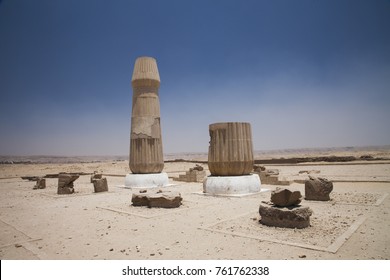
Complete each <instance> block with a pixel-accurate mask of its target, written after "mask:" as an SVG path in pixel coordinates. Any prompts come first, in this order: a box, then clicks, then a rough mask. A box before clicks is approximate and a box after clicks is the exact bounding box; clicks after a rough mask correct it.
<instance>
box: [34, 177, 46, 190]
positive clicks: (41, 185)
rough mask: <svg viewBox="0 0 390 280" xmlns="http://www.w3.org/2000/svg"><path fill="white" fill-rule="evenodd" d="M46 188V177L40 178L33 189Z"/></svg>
mask: <svg viewBox="0 0 390 280" xmlns="http://www.w3.org/2000/svg"><path fill="white" fill-rule="evenodd" d="M45 188H46V179H43V178H38V179H37V182H36V183H35V186H34V187H33V190H38V189H45Z"/></svg>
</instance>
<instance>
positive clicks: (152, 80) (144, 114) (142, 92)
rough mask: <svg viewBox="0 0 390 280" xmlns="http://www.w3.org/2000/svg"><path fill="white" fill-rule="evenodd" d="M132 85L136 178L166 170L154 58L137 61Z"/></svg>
mask: <svg viewBox="0 0 390 280" xmlns="http://www.w3.org/2000/svg"><path fill="white" fill-rule="evenodd" d="M131 84H132V87H133V108H132V116H131V136H130V161H129V165H130V170H131V172H133V173H134V174H148V173H160V172H161V171H162V170H163V168H164V159H163V149H162V141H161V127H160V101H159V95H158V89H159V87H160V75H159V73H158V68H157V63H156V60H155V59H154V58H152V57H139V58H137V60H136V62H135V65H134V71H133V78H132V81H131Z"/></svg>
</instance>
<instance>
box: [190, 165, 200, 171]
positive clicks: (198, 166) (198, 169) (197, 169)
mask: <svg viewBox="0 0 390 280" xmlns="http://www.w3.org/2000/svg"><path fill="white" fill-rule="evenodd" d="M193 170H196V171H203V166H201V165H199V164H196V165H195V167H193V168H190V171H193Z"/></svg>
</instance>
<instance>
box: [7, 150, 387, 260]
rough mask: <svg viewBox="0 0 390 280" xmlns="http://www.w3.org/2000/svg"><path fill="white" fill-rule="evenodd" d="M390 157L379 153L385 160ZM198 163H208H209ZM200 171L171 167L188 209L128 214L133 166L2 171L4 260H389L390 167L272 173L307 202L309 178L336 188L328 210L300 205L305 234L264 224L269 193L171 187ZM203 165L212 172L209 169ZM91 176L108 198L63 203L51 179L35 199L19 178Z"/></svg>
mask: <svg viewBox="0 0 390 280" xmlns="http://www.w3.org/2000/svg"><path fill="white" fill-rule="evenodd" d="M333 153H334V151H333ZM340 153H341V152H340ZM312 154H313V152H312V151H311V155H312ZM342 154H343V155H346V154H347V155H351V154H352V155H357V152H355V151H343V152H342ZM370 154H371V155H374V156H375V155H378V153H376V154H375V153H374V152H372V151H371V152H370ZM388 154H389V153H388V151H387V152H383V151H381V156H383V155H385V156H386V155H388ZM187 156H188V155H187ZM203 156H204V155H203ZM260 156H261V155H260ZM278 156H280V155H278ZM283 156H286V155H285V154H283ZM197 159H203V160H204V158H202V155H197ZM194 165H195V164H194V162H168V163H165V166H164V172H167V173H168V175H169V177H170V183H171V185H170V186H168V187H165V188H164V189H167V190H177V191H179V192H180V193H181V195H182V197H183V204H182V205H181V206H180V207H179V208H175V209H160V208H146V207H134V206H132V205H131V194H132V191H131V190H130V189H127V188H125V187H124V178H125V175H126V174H127V173H129V167H128V161H127V160H102V161H99V162H89V163H86V162H79V163H78V162H77V161H75V162H72V163H24V164H1V165H0V201H1V203H0V224H1V226H0V258H1V259H3V260H4V259H23V260H29V259H46V260H48V259H49V260H51V259H73V260H93V259H110V260H120V259H157V260H158V259H169V260H176V259H185V260H186V259H197V260H209V259H276V260H284V259H309V260H311V259H312V260H327V259H352V260H356V259H365V260H370V259H375V260H380V259H387V260H388V259H390V219H389V213H390V196H389V195H388V194H389V192H390V161H389V160H380V161H354V162H343V163H324V162H319V163H302V164H284V165H266V167H267V168H276V169H279V171H280V176H281V177H284V178H285V179H287V180H290V181H294V180H295V182H293V183H292V184H291V185H289V186H284V187H287V188H289V189H291V190H300V191H301V193H302V195H304V184H302V182H304V180H305V179H306V178H307V177H308V174H307V173H299V171H304V170H307V171H313V170H315V172H317V173H316V174H315V175H316V176H319V177H324V178H327V179H329V180H331V181H333V184H334V189H333V192H332V193H331V195H330V197H331V201H327V202H317V201H306V200H303V201H302V203H301V204H302V205H305V206H309V207H310V208H311V209H312V210H313V215H312V217H311V226H310V227H308V228H305V229H286V228H285V229H283V228H274V227H267V226H265V225H262V224H260V223H259V219H260V216H259V214H258V209H259V205H260V203H261V201H269V199H270V191H272V190H273V189H275V188H276V187H277V186H276V185H266V184H262V191H261V192H260V193H258V194H254V195H248V196H241V197H214V196H207V195H204V194H203V193H202V183H186V182H180V181H176V180H174V179H173V178H175V177H179V174H184V173H185V171H187V170H188V169H189V168H190V167H194ZM201 165H202V166H203V167H204V168H205V169H206V170H207V164H205V163H201ZM94 171H98V172H102V173H103V175H104V177H106V178H107V180H108V185H109V191H108V192H104V193H94V191H93V184H92V183H90V175H81V176H80V178H79V179H78V180H76V181H75V193H74V194H70V195H57V183H58V179H55V178H52V179H51V178H48V179H46V185H47V187H46V188H45V189H38V190H33V187H34V185H35V182H32V181H28V180H23V179H22V178H21V176H44V175H46V174H53V173H59V172H76V173H77V172H84V173H87V174H88V173H92V172H94ZM207 171H208V170H207Z"/></svg>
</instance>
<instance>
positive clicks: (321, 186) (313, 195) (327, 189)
mask: <svg viewBox="0 0 390 280" xmlns="http://www.w3.org/2000/svg"><path fill="white" fill-rule="evenodd" d="M332 190H333V183H332V182H331V181H329V180H327V179H325V178H320V177H318V178H317V177H314V176H309V179H308V180H306V181H305V199H306V200H319V201H328V200H330V196H329V194H330V193H331V192H332Z"/></svg>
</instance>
